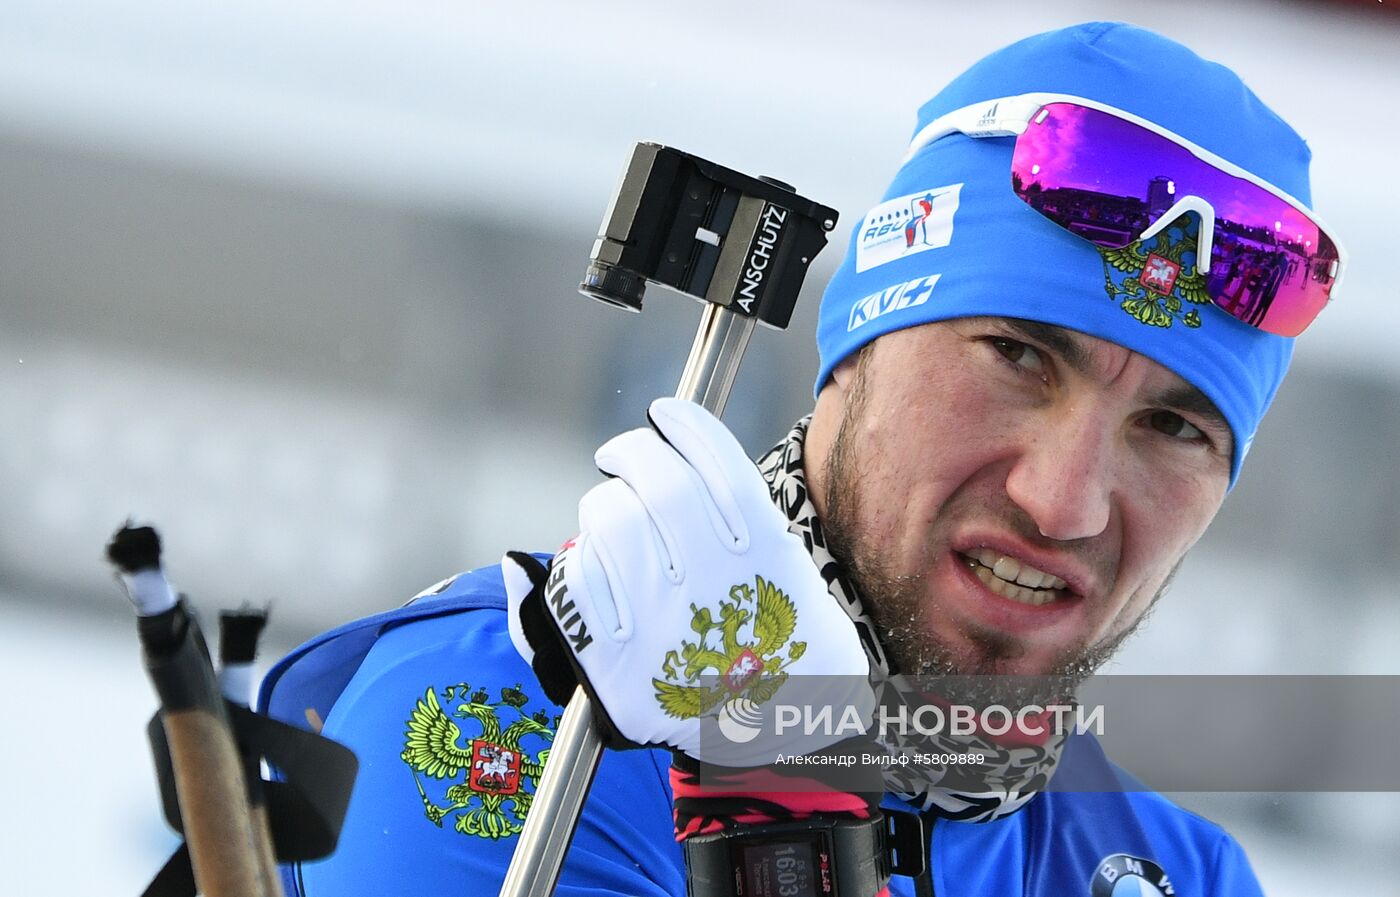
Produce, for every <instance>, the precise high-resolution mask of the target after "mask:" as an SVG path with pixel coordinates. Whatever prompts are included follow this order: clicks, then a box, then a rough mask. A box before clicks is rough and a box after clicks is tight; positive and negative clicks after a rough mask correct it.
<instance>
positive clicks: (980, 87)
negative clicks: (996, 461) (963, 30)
mask: <svg viewBox="0 0 1400 897" xmlns="http://www.w3.org/2000/svg"><path fill="white" fill-rule="evenodd" d="M1031 92H1046V93H1062V94H1070V95H1073V96H1080V97H1084V98H1086V99H1092V100H1097V101H1098V102H1101V103H1105V104H1107V105H1110V106H1115V107H1117V108H1119V109H1122V110H1124V111H1126V112H1131V113H1133V114H1135V115H1138V116H1140V117H1142V118H1145V119H1148V120H1149V121H1153V122H1155V123H1157V124H1159V125H1161V126H1162V127H1164V128H1167V129H1169V130H1171V131H1174V132H1175V133H1177V134H1180V135H1181V136H1183V137H1185V138H1186V139H1188V140H1190V141H1192V142H1194V143H1197V144H1199V145H1201V146H1203V147H1205V148H1206V149H1209V150H1210V151H1212V152H1214V153H1216V154H1217V155H1219V156H1221V157H1223V158H1225V159H1228V160H1230V161H1231V162H1233V163H1234V164H1236V165H1238V166H1240V167H1241V168H1244V169H1245V170H1247V171H1250V172H1253V173H1254V174H1255V175H1257V176H1259V177H1261V178H1263V179H1264V180H1266V181H1269V182H1271V183H1273V184H1274V185H1275V186H1277V187H1278V188H1279V189H1281V190H1283V191H1284V192H1286V193H1289V194H1291V195H1292V196H1294V197H1296V198H1298V199H1299V200H1300V201H1301V202H1303V203H1310V201H1311V200H1310V198H1309V189H1308V160H1309V158H1310V156H1311V154H1310V152H1309V150H1308V148H1307V145H1306V144H1305V143H1304V142H1303V140H1302V138H1300V137H1299V136H1298V135H1297V134H1296V133H1295V132H1294V131H1293V129H1292V128H1290V127H1289V126H1288V125H1287V124H1286V123H1285V122H1284V121H1283V120H1282V119H1280V118H1279V117H1278V116H1277V115H1276V114H1274V112H1273V111H1271V110H1270V109H1269V108H1268V107H1267V106H1265V105H1264V104H1263V103H1262V102H1261V101H1260V100H1259V98H1258V97H1256V96H1255V95H1254V94H1253V92H1251V91H1250V90H1249V88H1248V87H1246V86H1245V85H1244V83H1243V82H1242V81H1240V79H1239V77H1238V76H1237V75H1235V74H1234V73H1233V72H1232V71H1230V70H1229V69H1227V68H1225V67H1224V66H1222V65H1219V64H1217V63H1213V62H1209V61H1207V60H1204V59H1202V58H1201V57H1199V56H1197V55H1196V54H1195V53H1193V52H1192V51H1190V50H1188V49H1187V48H1186V47H1183V46H1181V45H1180V44H1177V43H1175V42H1173V41H1170V40H1167V39H1166V38H1164V37H1161V36H1160V35H1157V34H1154V33H1152V32H1150V31H1146V30H1144V29H1141V28H1137V27H1134V26H1132V25H1125V24H1121V23H1108V22H1092V23H1088V24H1083V25H1076V26H1074V27H1071V28H1065V29H1062V30H1060V31H1052V32H1048V33H1046V34H1039V35H1036V36H1034V37H1029V38H1026V39H1025V40H1022V41H1018V42H1017V43H1015V44H1012V45H1011V46H1009V47H1006V48H1005V49H1002V50H999V51H997V52H995V53H993V54H992V55H990V56H988V57H986V58H985V59H983V60H982V61H980V62H978V63H976V64H975V65H973V66H972V68H970V69H968V70H967V71H966V72H964V73H963V74H962V75H960V76H959V77H958V78H957V79H956V80H954V81H953V82H952V83H951V84H949V85H948V86H947V87H946V88H944V89H943V90H942V91H941V92H940V93H939V94H938V95H937V96H935V97H934V98H933V99H932V100H929V101H928V102H927V103H925V104H924V106H923V107H922V108H921V109H920V110H919V119H918V125H917V127H916V128H915V133H917V132H918V131H919V130H920V129H922V128H923V127H924V126H925V125H927V124H928V123H929V122H931V121H933V120H934V119H936V118H938V117H939V116H941V115H944V114H945V113H948V112H951V111H953V110H955V109H960V108H962V107H964V106H969V105H972V104H974V103H978V102H981V101H983V100H991V99H996V98H998V97H1005V96H1014V95H1016V94H1022V93H1031ZM1014 143H1015V141H1014V140H1013V139H1012V138H1009V137H1008V138H971V137H967V136H966V135H963V134H953V135H951V136H948V137H944V138H942V139H940V140H937V141H935V142H933V143H932V144H930V145H928V146H926V147H924V148H923V149H922V150H920V151H919V152H918V153H917V154H916V155H915V156H914V157H913V158H911V159H909V160H908V161H907V162H906V163H905V164H904V166H903V167H902V168H901V169H900V170H899V171H898V172H897V173H896V174H895V178H894V182H893V183H892V184H891V185H890V187H889V189H888V190H887V191H886V192H885V196H884V201H883V202H882V203H880V204H879V205H877V206H875V208H873V209H872V210H871V211H870V212H869V213H868V214H867V215H866V216H865V217H864V218H863V219H862V220H861V221H860V222H858V223H857V225H856V227H855V228H854V230H853V232H852V234H851V243H850V245H849V247H848V249H847V252H846V258H845V260H844V261H843V262H842V264H841V267H840V268H839V269H838V270H837V273H836V276H835V277H834V278H833V279H832V281H831V283H830V284H829V285H828V286H827V289H826V293H825V295H824V296H823V298H822V304H821V311H820V314H819V318H818V323H817V347H818V349H819V350H820V353H821V370H820V373H819V374H818V375H817V391H818V392H820V390H821V387H822V385H823V384H825V383H826V380H827V378H828V377H829V376H830V375H831V371H832V369H833V368H835V367H836V365H837V364H839V363H840V362H841V361H842V360H843V359H845V358H846V357H848V356H850V355H851V354H852V353H854V352H855V351H856V350H858V349H860V348H861V347H862V346H864V345H865V344H866V343H869V342H870V341H871V340H873V339H875V338H876V337H878V336H880V335H882V334H885V333H889V332H890V331H893V330H901V329H903V328H905V327H913V326H916V325H918V324H925V323H928V322H930V321H941V320H946V319H950V318H960V317H970V316H975V315H992V316H1000V317H1015V318H1025V319H1029V320H1033V321H1040V322H1042V323H1046V324H1053V325H1057V326H1061V327H1066V328H1070V329H1073V330H1077V331H1080V332H1082V333H1086V334H1089V335H1091V336H1096V337H1100V338H1102V339H1106V340H1110V341H1112V342H1114V343H1117V344H1119V345H1121V346H1124V347H1126V348H1128V349H1132V350H1133V351H1135V352H1138V353H1140V354H1142V355H1144V356H1146V357H1148V358H1151V359H1153V360H1154V361H1156V362H1158V363H1160V364H1162V365H1163V366H1165V367H1166V368H1168V369H1169V370H1172V371H1174V372H1175V373H1177V374H1178V375H1180V376H1181V377H1182V378H1183V379H1185V380H1186V381H1187V382H1189V383H1191V384H1192V385H1194V386H1195V387H1196V388H1198V389H1200V390H1201V391H1202V392H1203V393H1204V394H1205V395H1206V396H1207V397H1208V398H1209V399H1210V400H1211V401H1212V402H1214V403H1215V405H1216V407H1217V408H1219V409H1220V411H1221V413H1222V414H1223V415H1224V416H1225V420H1226V421H1227V422H1228V423H1229V425H1230V428H1231V430H1232V432H1233V435H1234V456H1233V458H1232V459H1231V469H1230V485H1231V487H1233V486H1234V483H1235V480H1236V479H1237V477H1238V476H1239V470H1240V465H1241V464H1242V463H1243V462H1244V458H1245V455H1246V454H1247V453H1248V451H1249V446H1250V443H1251V441H1252V440H1253V438H1254V433H1255V430H1256V429H1257V428H1258V426H1259V421H1260V419H1261V418H1262V417H1263V416H1264V412H1265V411H1266V410H1267V409H1268V407H1269V403H1270V402H1271V401H1273V397H1274V393H1275V392H1277V390H1278V387H1279V384H1280V383H1281V382H1282V381H1283V376H1284V374H1285V372H1286V371H1287V370H1288V362H1289V359H1290V358H1291V357H1292V354H1293V340H1292V339H1289V338H1286V337H1281V336H1276V335H1274V334H1270V333H1266V332H1264V331H1262V330H1258V329H1256V328H1254V327H1251V326H1249V325H1248V324H1244V323H1242V322H1240V321H1238V320H1236V319H1235V318H1233V317H1231V316H1230V315H1229V314H1227V313H1225V312H1224V311H1222V310H1221V309H1219V308H1216V307H1215V306H1214V305H1203V306H1200V307H1199V309H1197V307H1196V306H1191V305H1182V304H1181V303H1180V302H1179V301H1178V302H1176V303H1170V304H1168V302H1145V303H1144V302H1142V301H1139V302H1138V303H1136V304H1133V303H1131V302H1130V301H1128V300H1123V299H1121V297H1120V296H1117V295H1115V293H1114V291H1113V289H1112V286H1113V284H1114V281H1115V278H1117V282H1119V283H1121V281H1122V278H1123V274H1122V273H1121V272H1119V273H1116V274H1115V272H1114V271H1113V270H1112V268H1111V266H1110V265H1109V264H1107V261H1106V259H1105V258H1104V257H1103V256H1101V255H1100V253H1099V252H1098V251H1097V249H1096V248H1095V247H1094V246H1093V244H1091V243H1090V242H1089V241H1087V240H1085V239H1083V238H1081V237H1078V236H1075V235H1073V234H1071V233H1069V232H1068V231H1066V230H1064V229H1062V228H1060V227H1058V226H1057V225H1055V224H1053V223H1052V222H1050V221H1048V220H1047V219H1045V218H1044V217H1042V216H1041V215H1040V214H1039V213H1037V212H1036V211H1035V210H1034V209H1032V208H1030V207H1029V206H1028V205H1026V204H1025V203H1024V202H1022V201H1021V200H1020V199H1019V198H1018V197H1017V196H1016V194H1015V193H1014V192H1013V191H1012V189H1011V155H1012V150H1013V147H1014ZM916 200H920V201H924V202H926V203H927V206H926V207H927V208H930V209H931V210H932V214H931V215H930V216H929V218H928V222H929V227H931V228H933V233H932V234H930V235H929V238H928V239H926V240H922V241H921V242H918V243H916V244H915V245H914V246H913V247H912V248H907V245H906V241H905V240H904V239H903V238H902V234H903V231H902V227H903V222H902V221H901V220H900V219H901V218H907V215H908V211H907V210H908V209H909V207H910V204H911V202H914V201H916ZM1195 226H1196V222H1195V221H1194V218H1193V219H1192V221H1191V225H1190V226H1189V228H1182V227H1174V228H1169V229H1168V230H1166V231H1163V232H1162V233H1161V234H1159V235H1158V236H1157V237H1155V238H1153V239H1154V240H1158V241H1162V243H1161V244H1159V245H1166V244H1168V243H1171V242H1173V241H1174V242H1175V243H1176V244H1177V251H1178V254H1180V252H1181V251H1182V248H1181V246H1180V244H1181V243H1183V242H1185V241H1187V240H1189V242H1190V244H1191V245H1190V247H1189V252H1190V254H1189V255H1187V256H1185V257H1184V259H1183V260H1184V262H1185V265H1184V267H1185V266H1189V265H1191V264H1193V263H1194V249H1195V246H1194V243H1195V241H1194V238H1193V233H1194V228H1195ZM892 228H893V229H894V230H895V234H896V236H897V237H898V238H897V239H895V240H893V241H891V240H890V239H889V238H888V237H887V236H886V234H887V233H888V232H889V231H890V230H891V229H892Z"/></svg>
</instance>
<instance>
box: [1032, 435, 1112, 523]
mask: <svg viewBox="0 0 1400 897" xmlns="http://www.w3.org/2000/svg"><path fill="white" fill-rule="evenodd" d="M1091 417H1092V416H1091V415H1074V414H1065V415H1063V416H1061V417H1060V418H1059V420H1058V421H1056V422H1055V423H1053V424H1050V425H1048V426H1041V427H1039V428H1037V430H1036V431H1035V432H1034V434H1032V435H1030V436H1028V438H1027V439H1028V441H1027V444H1026V447H1025V449H1024V450H1023V451H1022V452H1021V453H1020V455H1019V456H1018V457H1017V458H1016V461H1015V463H1014V464H1013V466H1012V468H1011V472H1010V473H1009V474H1008V475H1007V478H1006V492H1007V494H1008V495H1009V496H1010V497H1011V500H1012V501H1014V502H1015V503H1016V504H1017V505H1019V506H1020V508H1021V509H1022V510H1023V511H1025V512H1026V513H1027V514H1029V515H1030V516H1031V519H1032V520H1034V521H1035V524H1036V526H1038V527H1039V528H1040V534H1041V535H1042V536H1045V537H1046V538H1048V539H1055V540H1057V541H1062V542H1068V541H1071V540H1074V539H1087V538H1090V537H1092V536H1097V535H1099V534H1100V533H1102V532H1103V531H1104V530H1105V529H1106V528H1107V527H1108V519H1109V514H1110V512H1111V506H1112V496H1113V484H1112V482H1111V481H1112V447H1111V437H1110V436H1109V434H1108V431H1107V428H1106V427H1104V426H1103V422H1102V421H1098V422H1095V421H1093V420H1091V419H1090V418H1091ZM1043 423H1044V422H1042V424H1043Z"/></svg>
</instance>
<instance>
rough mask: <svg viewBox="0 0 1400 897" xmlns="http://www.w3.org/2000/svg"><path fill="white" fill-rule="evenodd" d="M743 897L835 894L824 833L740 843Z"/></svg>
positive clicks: (831, 895)
mask: <svg viewBox="0 0 1400 897" xmlns="http://www.w3.org/2000/svg"><path fill="white" fill-rule="evenodd" d="M735 847H736V848H737V850H735V853H737V854H738V856H737V857H736V859H737V860H738V867H739V868H738V869H737V870H736V871H737V872H738V875H737V876H735V877H736V879H737V881H736V884H738V885H739V886H740V889H741V890H740V891H739V894H740V897H833V895H835V893H836V890H835V887H834V886H833V884H832V877H831V848H830V846H829V845H828V842H827V838H826V836H825V835H824V834H820V833H813V834H812V835H809V836H806V837H797V838H792V839H783V840H774V841H761V842H758V843H756V844H736V845H735Z"/></svg>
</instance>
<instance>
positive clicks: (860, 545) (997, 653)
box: [822, 346, 1180, 706]
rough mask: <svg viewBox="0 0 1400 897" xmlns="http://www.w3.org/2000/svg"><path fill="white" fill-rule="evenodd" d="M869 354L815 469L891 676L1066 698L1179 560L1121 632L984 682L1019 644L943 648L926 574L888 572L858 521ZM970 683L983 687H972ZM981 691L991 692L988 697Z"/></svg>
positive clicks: (1000, 638) (980, 642)
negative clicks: (1029, 669) (1038, 666)
mask: <svg viewBox="0 0 1400 897" xmlns="http://www.w3.org/2000/svg"><path fill="white" fill-rule="evenodd" d="M869 349H870V347H869V346H867V347H866V348H865V349H864V350H862V352H861V354H860V357H859V358H858V360H857V362H856V368H855V371H854V372H853V374H852V379H851V384H850V386H849V388H848V392H847V402H846V409H845V413H844V414H843V416H842V419H841V422H840V424H839V426H838V427H837V432H836V436H835V438H834V439H833V441H832V445H831V450H830V452H829V454H828V455H827V458H826V461H825V463H824V464H823V467H822V471H823V481H824V483H825V490H826V513H825V514H824V515H823V517H822V528H823V531H824V533H825V535H826V542H827V547H828V548H829V549H830V551H831V553H832V555H833V557H835V558H836V559H837V560H838V561H839V562H840V563H841V564H842V567H843V568H844V570H845V572H846V576H847V578H848V580H849V581H850V582H851V584H852V585H854V586H855V588H856V590H857V592H858V593H859V594H860V596H861V599H862V601H863V603H864V604H865V606H866V608H867V609H868V610H869V612H870V614H871V616H872V618H873V619H874V622H875V630H876V633H877V635H878V636H879V638H880V642H881V644H882V645H883V646H884V648H885V651H886V653H887V654H888V656H889V658H890V661H891V664H892V666H893V667H894V668H893V669H892V671H891V672H893V673H902V674H904V675H906V676H913V677H917V678H919V679H924V678H929V679H932V678H935V677H937V678H939V679H940V680H947V679H948V678H949V677H955V678H962V679H963V682H964V687H966V688H968V689H970V690H971V691H972V692H976V693H979V694H978V695H974V694H971V693H970V694H968V695H966V697H967V698H969V699H973V700H975V699H976V698H977V697H979V696H980V698H981V699H982V700H993V699H994V700H1012V701H1019V702H1020V703H1021V704H1022V706H1024V705H1025V704H1026V703H1032V702H1037V701H1040V700H1042V699H1043V698H1045V697H1047V696H1050V695H1059V696H1063V695H1065V694H1069V693H1073V692H1074V691H1075V690H1076V689H1077V688H1078V686H1079V685H1080V684H1081V683H1082V682H1084V681H1085V680H1086V679H1088V678H1089V677H1090V676H1091V675H1093V673H1094V672H1095V671H1096V670H1098V669H1099V668H1100V667H1101V666H1103V664H1104V663H1105V662H1107V661H1108V659H1109V658H1110V657H1112V656H1113V655H1114V653H1116V652H1117V650H1118V648H1119V647H1120V646H1121V645H1122V644H1123V642H1124V641H1125V640H1126V639H1127V638H1128V637H1129V636H1131V635H1132V634H1133V633H1134V632H1136V631H1137V629H1138V627H1139V626H1140V625H1141V624H1142V623H1143V621H1144V620H1146V619H1147V617H1148V615H1149V613H1150V612H1151V610H1152V608H1153V607H1155V606H1156V603H1157V601H1158V600H1160V599H1161V597H1162V595H1164V594H1165V593H1166V591H1167V588H1168V587H1169V586H1170V585H1171V581H1172V579H1173V578H1174V577H1175V576H1176V571H1177V569H1178V568H1179V566H1180V562H1179V561H1178V563H1177V565H1176V566H1175V567H1173V568H1172V571H1171V573H1170V574H1169V575H1168V576H1167V578H1166V581H1165V582H1164V583H1163V584H1162V586H1161V588H1159V589H1158V590H1157V593H1156V595H1154V596H1153V598H1152V601H1151V602H1150V603H1149V604H1148V607H1147V609H1146V610H1144V611H1143V613H1142V614H1140V615H1139V616H1138V618H1137V619H1136V620H1134V621H1133V622H1132V624H1131V625H1129V626H1127V627H1125V628H1124V629H1123V630H1122V631H1121V632H1119V633H1117V634H1115V635H1113V636H1111V637H1109V638H1107V639H1104V640H1101V641H1098V642H1094V643H1089V644H1084V645H1077V646H1071V647H1069V648H1066V649H1064V650H1062V651H1061V652H1060V653H1059V654H1058V655H1057V656H1056V657H1055V658H1054V660H1053V661H1052V662H1051V663H1050V664H1049V665H1048V667H1047V668H1046V669H1044V670H1037V671H1035V677H1036V678H1037V679H1038V680H1039V681H1036V682H1032V681H1029V677H1025V676H1021V677H1016V678H1017V679H1018V680H1021V681H1019V682H1016V683H1013V682H1011V681H1005V682H1004V684H1002V685H993V684H991V683H989V682H987V681H985V677H989V676H999V677H1004V676H1005V674H1006V673H1007V672H1008V671H1009V669H1010V667H1011V665H1012V663H1014V661H1016V660H1017V659H1019V658H1020V657H1022V656H1023V655H1024V654H1025V651H1026V647H1025V645H1024V644H1023V643H1021V642H1020V641H1019V640H1018V639H1016V638H1015V637H1014V636H1012V635H1010V634H1008V633H1005V632H1001V631H998V630H995V629H992V628H990V627H978V628H974V629H970V630H967V631H965V632H964V633H963V635H964V637H965V638H966V640H967V641H968V642H969V643H970V645H971V650H970V651H969V650H968V649H966V648H964V649H962V650H959V649H957V648H955V647H954V646H952V645H950V644H947V643H946V642H945V641H944V640H943V639H941V638H939V637H938V636H937V635H935V634H934V633H933V632H932V631H931V629H930V627H929V625H928V622H927V620H928V617H929V615H930V614H933V613H937V610H938V608H937V604H936V601H934V602H930V600H929V598H928V593H927V590H926V588H927V573H926V571H924V570H919V571H915V572H898V571H895V570H892V569H890V567H889V565H888V563H887V561H886V556H887V555H886V553H885V552H883V551H882V550H881V549H880V546H879V545H878V544H875V542H874V541H873V540H872V539H870V538H869V537H868V534H867V532H866V530H865V528H864V527H863V526H862V524H861V523H860V521H861V519H862V496H861V490H860V480H861V478H862V477H861V469H860V461H859V460H858V453H857V451H856V450H855V445H854V433H855V431H856V430H857V429H858V425H859V422H860V420H861V417H862V415H863V413H864V410H865V404H866V399H867V389H866V378H865V367H866V363H867V355H868V351H869ZM974 677H975V678H976V679H979V680H983V681H981V682H980V683H975V682H974V681H973V678H974ZM987 689H990V691H991V692H994V693H996V694H995V695H994V694H990V693H988V692H987Z"/></svg>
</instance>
